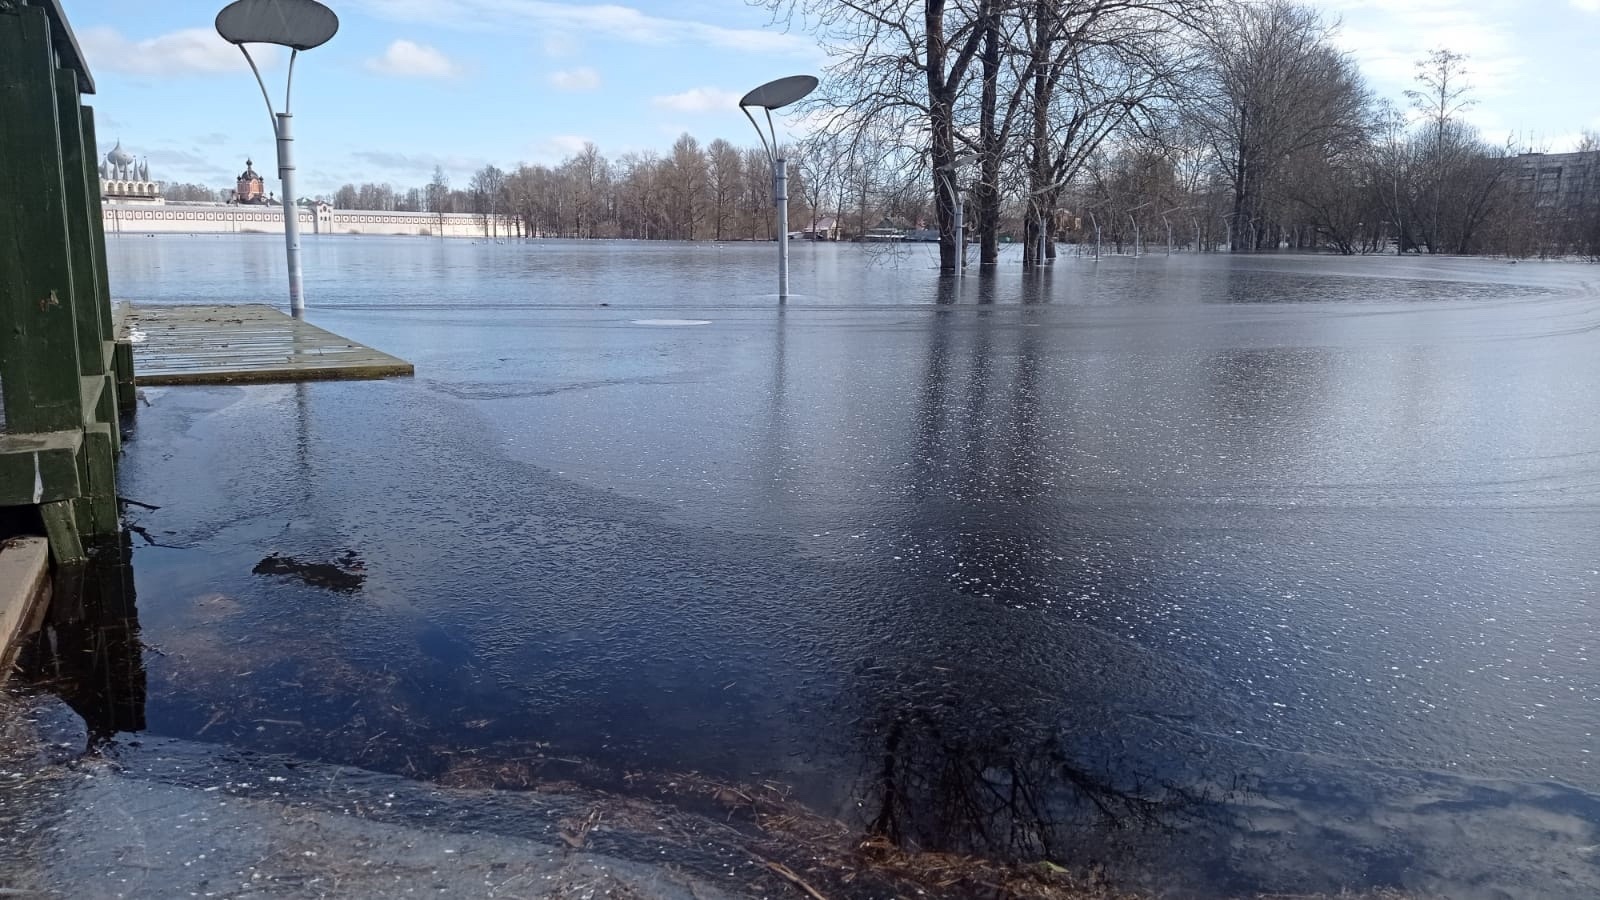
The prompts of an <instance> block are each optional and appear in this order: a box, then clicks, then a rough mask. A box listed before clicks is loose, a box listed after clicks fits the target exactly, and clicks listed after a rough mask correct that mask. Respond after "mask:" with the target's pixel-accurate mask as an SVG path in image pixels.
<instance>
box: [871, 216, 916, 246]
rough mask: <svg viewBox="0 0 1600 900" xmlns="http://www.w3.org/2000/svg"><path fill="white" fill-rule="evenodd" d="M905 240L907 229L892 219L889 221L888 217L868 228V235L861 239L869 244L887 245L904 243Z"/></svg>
mask: <svg viewBox="0 0 1600 900" xmlns="http://www.w3.org/2000/svg"><path fill="white" fill-rule="evenodd" d="M905 238H906V228H905V226H904V225H899V224H896V223H895V222H894V221H893V220H892V219H889V218H888V217H887V216H886V217H884V218H883V219H881V220H879V222H878V224H877V225H874V226H873V227H871V228H868V229H867V233H866V234H864V235H862V236H861V239H862V240H863V241H869V242H872V243H887V242H889V241H903V240H905Z"/></svg>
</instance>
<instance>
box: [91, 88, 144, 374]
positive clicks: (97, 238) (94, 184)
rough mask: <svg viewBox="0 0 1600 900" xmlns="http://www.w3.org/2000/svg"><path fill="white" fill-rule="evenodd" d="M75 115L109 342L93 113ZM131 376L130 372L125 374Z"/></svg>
mask: <svg viewBox="0 0 1600 900" xmlns="http://www.w3.org/2000/svg"><path fill="white" fill-rule="evenodd" d="M78 114H79V116H81V118H82V120H83V146H84V152H85V154H86V156H85V157H84V160H83V161H84V164H85V166H86V167H87V169H88V171H87V175H88V178H89V185H90V190H89V223H90V225H91V226H92V230H91V233H90V237H91V238H92V243H91V245H90V248H89V249H90V251H91V252H92V253H93V254H94V275H95V285H96V286H97V287H98V289H99V290H98V292H97V293H96V295H95V305H96V306H97V308H98V309H99V311H100V337H101V339H103V340H107V341H109V340H111V335H112V334H113V333H114V332H115V331H116V325H115V324H114V323H113V322H112V316H111V280H110V277H109V276H108V275H107V274H106V229H105V225H104V222H105V219H104V218H102V217H101V206H100V169H99V168H98V162H99V159H100V150H99V146H100V145H99V144H98V143H97V142H96V140H95V135H94V110H93V109H92V108H90V107H87V106H79V107H78ZM129 376H130V377H131V376H132V373H131V372H130V373H129Z"/></svg>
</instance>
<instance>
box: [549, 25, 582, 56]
mask: <svg viewBox="0 0 1600 900" xmlns="http://www.w3.org/2000/svg"><path fill="white" fill-rule="evenodd" d="M542 43H543V44H544V55H545V56H548V57H550V58H551V59H565V58H567V57H569V56H576V55H577V53H578V50H579V48H580V47H581V46H582V45H581V44H580V43H579V42H578V39H577V38H575V37H573V36H572V35H570V34H565V33H563V32H560V31H552V32H550V33H549V34H547V35H545V36H544V38H543V40H542Z"/></svg>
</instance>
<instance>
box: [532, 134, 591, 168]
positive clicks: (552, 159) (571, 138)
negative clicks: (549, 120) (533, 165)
mask: <svg viewBox="0 0 1600 900" xmlns="http://www.w3.org/2000/svg"><path fill="white" fill-rule="evenodd" d="M587 143H589V139H588V138H586V137H583V136H581V135H576V134H557V135H552V136H550V137H547V138H545V139H544V140H542V141H539V142H538V143H536V144H534V145H533V148H532V149H533V158H534V161H535V162H542V163H558V162H561V161H562V160H565V159H567V158H568V157H571V156H575V155H577V154H578V153H579V152H580V151H582V150H583V145H584V144H587Z"/></svg>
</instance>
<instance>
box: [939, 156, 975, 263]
mask: <svg viewBox="0 0 1600 900" xmlns="http://www.w3.org/2000/svg"><path fill="white" fill-rule="evenodd" d="M977 158H978V154H976V153H963V154H961V155H960V156H958V157H956V158H955V159H952V160H950V161H949V162H948V163H946V164H944V165H942V166H940V167H939V174H940V175H942V176H944V177H942V178H940V179H939V184H940V185H942V186H943V187H944V192H945V196H946V197H948V198H949V199H950V209H951V211H952V213H953V214H954V216H955V232H956V234H955V237H956V259H955V268H954V269H953V270H952V271H953V274H954V275H955V276H956V277H957V278H960V277H961V270H962V268H963V267H964V266H965V263H966V261H967V234H966V221H965V210H963V209H962V207H961V185H959V184H957V183H956V170H957V169H959V168H961V167H962V166H964V165H966V164H967V163H969V162H972V161H973V160H975V159H977Z"/></svg>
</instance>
